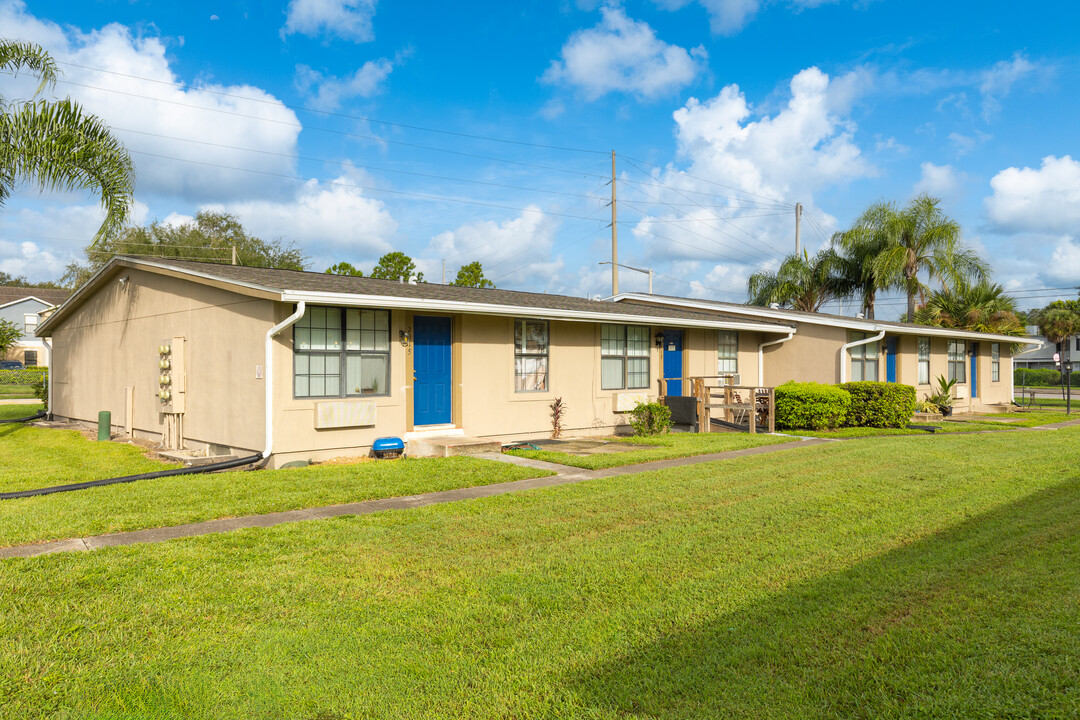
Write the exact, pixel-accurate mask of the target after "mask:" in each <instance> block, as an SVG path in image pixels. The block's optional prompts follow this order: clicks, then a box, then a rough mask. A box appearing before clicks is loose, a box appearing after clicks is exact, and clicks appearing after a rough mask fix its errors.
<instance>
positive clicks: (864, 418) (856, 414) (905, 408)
mask: <svg viewBox="0 0 1080 720" xmlns="http://www.w3.org/2000/svg"><path fill="white" fill-rule="evenodd" d="M839 387H841V388H843V389H844V390H847V391H848V392H849V393H851V408H850V409H849V410H848V414H847V418H846V419H845V421H844V425H846V426H848V427H877V428H889V427H892V428H899V427H907V424H908V423H909V422H911V418H912V416H913V415H914V414H915V388H913V387H912V386H910V385H901V384H900V383H888V382H871V381H864V382H849V383H844V384H843V385H840V386H839Z"/></svg>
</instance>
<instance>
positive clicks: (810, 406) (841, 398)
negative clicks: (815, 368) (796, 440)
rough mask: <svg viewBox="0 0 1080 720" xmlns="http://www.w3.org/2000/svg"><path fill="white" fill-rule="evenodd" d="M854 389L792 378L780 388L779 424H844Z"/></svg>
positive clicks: (824, 426) (825, 426)
mask: <svg viewBox="0 0 1080 720" xmlns="http://www.w3.org/2000/svg"><path fill="white" fill-rule="evenodd" d="M850 406H851V393H849V392H848V391H846V390H844V389H842V388H839V387H837V386H835V385H822V384H821V383H815V382H802V383H799V382H794V381H789V382H786V383H784V384H783V385H781V386H779V387H778V388H776V426H777V427H779V428H785V429H791V430H793V429H797V428H806V429H809V430H830V429H832V428H837V427H840V425H841V424H843V422H844V418H845V417H846V416H847V411H848V408H849V407H850Z"/></svg>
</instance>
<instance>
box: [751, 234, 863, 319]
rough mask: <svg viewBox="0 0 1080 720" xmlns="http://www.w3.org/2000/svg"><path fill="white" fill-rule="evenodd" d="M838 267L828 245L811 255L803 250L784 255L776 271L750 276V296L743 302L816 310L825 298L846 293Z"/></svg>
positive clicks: (834, 255)
mask: <svg viewBox="0 0 1080 720" xmlns="http://www.w3.org/2000/svg"><path fill="white" fill-rule="evenodd" d="M841 266H842V262H841V259H840V257H839V256H838V255H837V254H836V252H835V251H834V250H833V249H832V248H825V249H823V250H821V251H820V252H818V254H817V255H815V256H814V257H813V258H811V257H810V256H809V254H808V253H807V252H806V251H805V250H804V251H803V254H802V255H797V254H796V255H788V256H787V257H786V258H784V261H783V262H782V263H781V264H780V267H779V268H778V269H777V271H776V272H769V271H767V270H763V271H761V272H758V273H754V274H753V275H751V276H750V278H749V279H748V280H747V283H746V286H747V291H748V294H749V296H750V299H749V300H748V301H747V304H748V305H761V306H763V307H764V306H766V305H769V304H771V303H778V304H779V305H780V306H781V307H790V308H794V309H795V310H804V311H806V312H817V311H818V309H819V308H820V307H821V306H822V305H823V304H824V303H825V302H826V301H827V300H831V299H833V298H835V297H841V296H844V295H846V294H849V293H850V286H849V285H848V284H847V283H846V281H845V278H844V277H843V275H842V273H841Z"/></svg>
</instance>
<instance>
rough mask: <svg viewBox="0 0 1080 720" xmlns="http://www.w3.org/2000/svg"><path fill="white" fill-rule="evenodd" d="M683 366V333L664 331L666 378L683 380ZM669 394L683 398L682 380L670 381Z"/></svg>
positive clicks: (668, 384) (679, 331)
mask: <svg viewBox="0 0 1080 720" xmlns="http://www.w3.org/2000/svg"><path fill="white" fill-rule="evenodd" d="M682 368H683V364H682V331H681V330H665V331H664V378H665V379H666V378H681V377H682V373H683V370H682ZM667 394H668V395H674V396H681V395H682V394H683V393H682V380H668V383H667Z"/></svg>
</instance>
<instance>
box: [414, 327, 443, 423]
mask: <svg viewBox="0 0 1080 720" xmlns="http://www.w3.org/2000/svg"><path fill="white" fill-rule="evenodd" d="M450 342H451V341H450V318H448V317H421V316H417V317H414V318H413V425H443V424H446V423H449V422H451V413H450V407H451V397H452V394H451V375H452V374H451V368H450Z"/></svg>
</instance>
